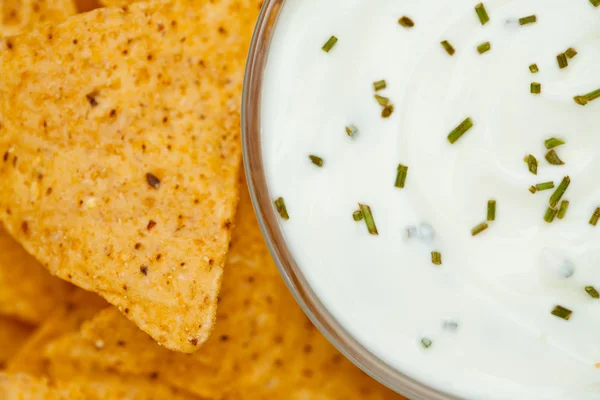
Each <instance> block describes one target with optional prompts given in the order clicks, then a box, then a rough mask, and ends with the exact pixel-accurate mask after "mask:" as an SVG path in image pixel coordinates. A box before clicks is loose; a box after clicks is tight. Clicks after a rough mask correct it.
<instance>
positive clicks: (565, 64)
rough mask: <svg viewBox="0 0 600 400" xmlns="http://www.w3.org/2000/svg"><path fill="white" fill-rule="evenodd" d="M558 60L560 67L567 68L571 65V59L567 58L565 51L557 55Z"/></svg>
mask: <svg viewBox="0 0 600 400" xmlns="http://www.w3.org/2000/svg"><path fill="white" fill-rule="evenodd" d="M556 60H557V61H558V66H559V68H560V69H563V68H567V67H568V66H569V61H568V60H567V55H566V54H565V53H560V54H559V55H557V56H556Z"/></svg>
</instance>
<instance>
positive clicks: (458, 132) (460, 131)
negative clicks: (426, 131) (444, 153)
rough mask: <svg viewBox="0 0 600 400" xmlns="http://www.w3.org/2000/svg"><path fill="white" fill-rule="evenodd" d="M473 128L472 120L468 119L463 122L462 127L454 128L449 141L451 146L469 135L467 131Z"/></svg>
mask: <svg viewBox="0 0 600 400" xmlns="http://www.w3.org/2000/svg"><path fill="white" fill-rule="evenodd" d="M472 127H473V121H472V120H471V118H467V119H465V120H464V121H463V122H461V123H460V125H459V126H457V127H456V128H454V130H453V131H452V132H450V134H449V135H448V141H449V142H450V144H454V143H455V142H456V141H457V140H458V139H460V138H461V136H462V135H464V134H465V133H467V131H468V130H469V129H471V128H472Z"/></svg>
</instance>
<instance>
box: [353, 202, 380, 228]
mask: <svg viewBox="0 0 600 400" xmlns="http://www.w3.org/2000/svg"><path fill="white" fill-rule="evenodd" d="M358 207H359V208H360V212H361V213H362V215H363V217H364V219H365V224H367V229H368V230H369V233H370V234H371V235H379V232H377V227H376V226H375V219H374V218H373V214H372V213H371V207H369V206H368V205H366V204H360V203H358Z"/></svg>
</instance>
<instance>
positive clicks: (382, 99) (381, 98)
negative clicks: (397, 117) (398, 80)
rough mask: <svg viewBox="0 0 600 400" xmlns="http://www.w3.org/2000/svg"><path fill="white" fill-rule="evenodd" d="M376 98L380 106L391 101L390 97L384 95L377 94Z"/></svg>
mask: <svg viewBox="0 0 600 400" xmlns="http://www.w3.org/2000/svg"><path fill="white" fill-rule="evenodd" d="M375 100H377V102H378V103H379V105H380V106H383V107H385V106H387V105H388V104H389V103H390V99H388V98H387V97H384V96H380V95H378V94H376V95H375Z"/></svg>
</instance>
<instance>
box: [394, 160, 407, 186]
mask: <svg viewBox="0 0 600 400" xmlns="http://www.w3.org/2000/svg"><path fill="white" fill-rule="evenodd" d="M407 175H408V167H407V166H406V165H402V164H400V165H398V174H397V175H396V185H395V186H396V187H397V188H400V189H403V188H404V185H405V183H406V176H407Z"/></svg>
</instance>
